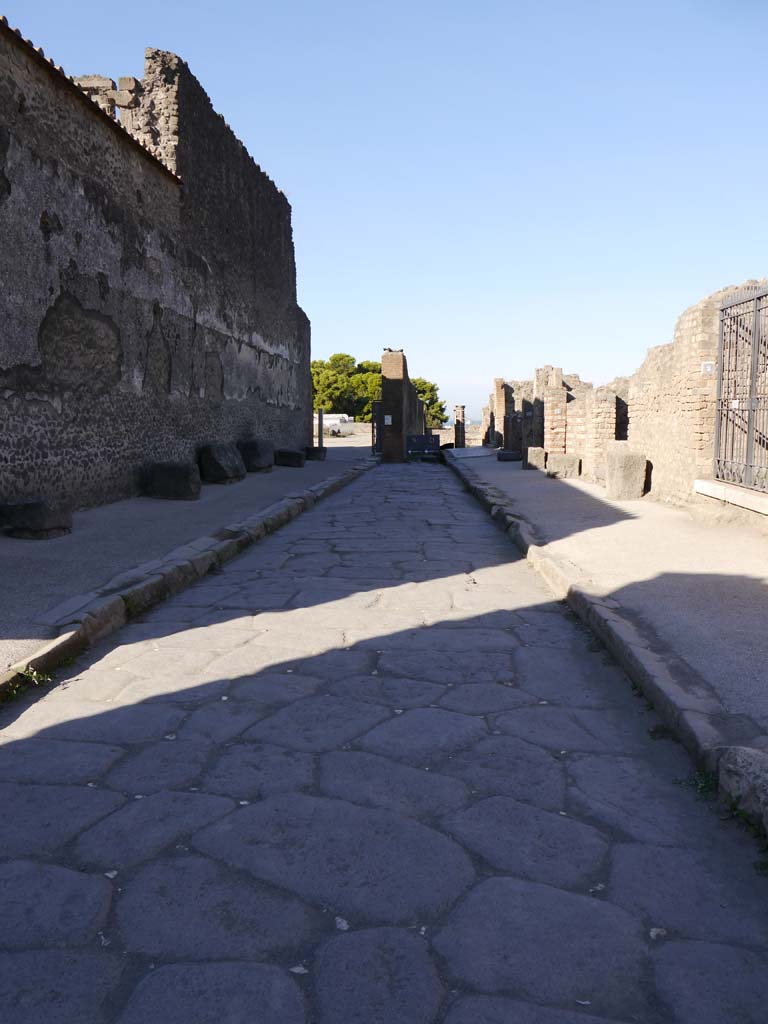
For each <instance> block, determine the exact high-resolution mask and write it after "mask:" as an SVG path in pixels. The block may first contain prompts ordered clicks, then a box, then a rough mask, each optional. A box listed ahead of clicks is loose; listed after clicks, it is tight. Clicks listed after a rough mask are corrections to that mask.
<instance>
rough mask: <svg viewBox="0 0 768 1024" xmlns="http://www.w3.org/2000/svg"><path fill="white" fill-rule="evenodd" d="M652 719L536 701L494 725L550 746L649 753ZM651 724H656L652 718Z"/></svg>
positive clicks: (602, 751) (594, 750)
mask: <svg viewBox="0 0 768 1024" xmlns="http://www.w3.org/2000/svg"><path fill="white" fill-rule="evenodd" d="M648 724H649V722H648V721H646V720H644V719H642V718H640V716H639V715H638V713H637V709H636V710H635V712H634V714H631V713H630V714H627V713H626V712H624V711H613V710H612V709H610V708H603V709H602V710H600V711H597V710H594V709H592V708H559V707H555V706H554V705H552V704H547V705H541V704H534V705H532V706H531V707H525V708H517V709H516V710H514V711H509V712H506V713H504V714H501V715H498V717H497V718H495V719H494V725H495V726H496V727H497V728H498V729H501V730H502V732H505V733H509V734H510V735H512V736H519V737H520V739H524V740H527V741H528V742H529V743H537V744H540V745H541V746H542V747H548V748H549V749H550V750H563V749H565V750H568V751H571V750H577V751H584V752H594V753H614V754H626V753H629V752H635V753H639V754H643V753H646V752H647V751H648V749H649V746H650V743H651V740H650V739H649V737H648V734H647V728H648ZM650 724H655V722H651V723H650Z"/></svg>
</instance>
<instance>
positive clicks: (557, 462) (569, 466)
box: [547, 452, 581, 480]
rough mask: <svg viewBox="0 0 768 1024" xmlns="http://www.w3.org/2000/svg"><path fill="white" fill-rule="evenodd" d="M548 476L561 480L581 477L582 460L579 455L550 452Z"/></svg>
mask: <svg viewBox="0 0 768 1024" xmlns="http://www.w3.org/2000/svg"><path fill="white" fill-rule="evenodd" d="M547 476H554V477H558V479H560V480H566V479H568V478H569V477H574V476H581V458H580V457H579V456H578V455H566V453H565V452H550V454H549V455H548V456H547Z"/></svg>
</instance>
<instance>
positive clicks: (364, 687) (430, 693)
mask: <svg viewBox="0 0 768 1024" xmlns="http://www.w3.org/2000/svg"><path fill="white" fill-rule="evenodd" d="M331 691H332V692H333V693H335V694H336V695H337V696H338V697H352V698H354V699H355V700H363V701H370V702H371V703H372V704H383V705H384V706H385V707H388V708H418V707H423V706H424V705H426V704H434V703H436V701H437V700H438V699H439V698H440V697H441V696H442V694H443V693H445V687H444V686H438V685H437V683H423V682H419V681H418V680H416V679H392V678H391V677H389V676H353V677H352V678H351V679H342V680H341V681H340V682H338V683H335V684H334V685H333V686H332V687H331Z"/></svg>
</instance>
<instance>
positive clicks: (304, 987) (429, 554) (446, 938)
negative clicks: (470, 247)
mask: <svg viewBox="0 0 768 1024" xmlns="http://www.w3.org/2000/svg"><path fill="white" fill-rule="evenodd" d="M60 676H61V678H60V679H59V680H58V681H57V685H56V686H55V687H53V688H51V689H50V690H49V691H48V692H47V693H46V694H45V695H44V696H43V697H42V698H40V697H39V695H37V694H31V695H28V696H25V697H24V698H22V699H21V700H20V701H17V702H14V703H11V704H7V705H5V706H4V707H3V708H2V709H0V727H1V729H2V731H1V733H0V779H2V782H0V791H1V793H0V799H1V800H2V804H1V806H2V811H3V813H2V818H1V819H0V856H1V857H2V860H1V861H0V907H1V908H2V909H1V910H0V950H2V952H1V953H0V1018H1V1019H2V1020H3V1022H8V1024H43V1022H45V1024H102V1022H119V1024H175V1022H184V1024H431V1022H435V1024H437V1022H440V1024H589V1022H591V1024H606V1022H614V1024H618V1022H622V1024H630V1022H643V1024H667V1022H673V1024H675V1022H676V1024H764V1022H765V1020H766V1006H768V958H767V956H766V954H767V953H768V879H767V878H765V877H763V876H761V875H760V874H758V873H757V872H756V871H755V869H754V867H753V863H754V862H755V861H756V860H758V858H759V857H760V853H759V849H758V846H757V844H756V842H755V840H754V839H753V838H752V837H751V836H750V835H749V834H747V832H745V831H744V830H743V829H742V828H740V827H739V826H738V825H737V824H736V823H735V822H734V821H732V820H728V821H726V820H722V818H721V817H720V816H719V815H718V811H717V808H716V807H715V805H714V804H713V803H711V802H708V801H706V800H703V799H701V798H700V797H699V794H698V793H697V791H696V789H695V788H694V787H693V786H692V785H690V784H688V783H689V780H690V776H691V768H690V765H689V762H688V760H687V758H686V756H685V755H684V753H683V752H682V750H681V749H680V748H679V747H678V746H677V745H676V744H675V743H674V742H672V741H671V740H669V739H667V738H665V732H664V729H663V728H661V727H660V726H659V723H658V721H657V719H656V718H655V716H654V714H653V712H652V711H651V710H650V709H648V708H647V706H646V705H645V703H644V702H643V701H641V700H640V699H639V698H638V697H637V696H636V695H635V694H634V693H633V692H632V689H631V687H630V685H629V683H628V681H627V679H626V677H625V676H624V675H623V674H622V673H621V672H620V671H619V670H618V669H617V667H616V666H615V665H614V664H613V663H612V662H611V660H610V659H609V658H608V656H607V655H606V654H605V652H604V651H602V650H601V649H600V647H599V646H598V645H597V644H596V643H595V641H594V640H593V639H592V638H591V636H590V635H589V633H587V632H586V631H585V630H584V629H583V628H582V627H580V626H579V624H578V623H577V622H576V621H575V620H574V619H573V618H572V617H571V616H570V615H569V614H567V613H566V612H564V611H563V609H562V607H561V606H560V605H559V604H557V603H556V602H554V601H552V600H551V599H550V597H549V596H548V594H547V592H546V591H545V589H544V587H543V584H542V583H541V582H540V580H539V578H538V577H537V576H536V574H535V573H534V572H533V570H531V569H530V567H529V566H528V565H527V564H526V563H525V562H524V561H523V560H521V559H520V558H519V557H518V556H517V554H516V552H515V549H514V548H513V547H512V545H511V544H510V542H509V541H508V540H507V538H506V537H504V535H503V534H501V533H500V532H499V531H498V530H497V528H496V527H495V526H494V524H493V523H492V522H491V520H490V519H489V518H488V517H487V516H486V515H485V513H484V512H483V511H482V510H481V509H480V507H479V506H478V505H477V504H476V503H475V502H474V501H473V499H472V498H470V497H469V496H468V495H467V494H466V493H464V492H463V491H462V490H461V487H460V484H459V482H458V480H457V479H456V477H455V476H453V475H452V474H451V473H450V471H449V470H447V469H446V468H444V467H439V466H427V465H409V466H402V467H379V468H377V469H374V470H373V471H371V472H369V473H367V474H365V475H364V476H363V477H361V478H360V479H359V480H357V481H356V482H355V483H354V484H352V485H351V486H350V487H348V488H346V489H345V490H343V491H341V492H340V493H338V494H336V495H334V496H333V497H331V498H330V499H328V500H326V501H324V502H322V503H321V504H319V505H318V506H316V508H315V509H313V510H312V511H311V512H308V513H306V514H304V515H303V516H301V517H300V518H298V519H296V520H294V521H293V522H292V523H291V524H289V525H288V526H286V527H285V528H284V529H282V530H281V531H279V532H278V533H276V534H274V535H272V536H271V537H269V538H267V539H266V540H265V541H263V542H262V543H260V544H258V545H256V546H255V547H254V548H252V549H250V550H249V552H247V553H246V554H244V555H243V556H242V557H240V558H239V559H236V560H234V561H232V562H230V563H229V564H228V565H227V567H226V568H225V569H224V570H223V571H222V572H221V573H219V574H217V575H216V576H215V577H211V578H208V579H206V580H205V581H203V582H201V583H200V584H198V585H196V586H195V587H193V588H191V589H189V590H187V591H185V592H184V593H182V594H180V595H178V596H177V597H176V598H174V599H172V600H171V601H169V602H167V603H166V604H164V605H163V606H161V607H159V608H158V609H156V610H155V611H154V612H153V613H152V614H149V615H147V616H146V618H145V619H144V620H143V621H138V622H135V623H133V624H131V625H129V626H127V627H126V628H124V629H123V630H122V631H120V632H119V633H118V634H115V636H113V637H112V638H111V640H110V641H109V642H108V643H104V644H103V645H102V646H100V647H99V648H94V649H92V650H91V651H89V652H87V654H86V655H84V656H83V657H82V658H81V659H80V660H79V661H78V662H77V663H75V664H73V665H72V666H70V667H69V668H68V669H66V670H63V671H62V673H60ZM687 780H688V781H687Z"/></svg>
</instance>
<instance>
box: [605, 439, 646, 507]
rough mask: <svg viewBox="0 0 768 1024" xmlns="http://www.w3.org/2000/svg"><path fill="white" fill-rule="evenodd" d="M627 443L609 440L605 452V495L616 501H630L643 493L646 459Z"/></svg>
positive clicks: (640, 496)
mask: <svg viewBox="0 0 768 1024" xmlns="http://www.w3.org/2000/svg"><path fill="white" fill-rule="evenodd" d="M627 445H628V442H627V441H611V442H610V443H609V445H608V450H607V452H606V459H605V491H606V497H607V498H614V499H615V500H617V501H632V500H634V499H636V498H642V496H643V494H644V493H645V479H646V472H647V468H648V460H647V459H646V457H645V454H644V453H643V452H638V451H633V450H632V449H631V448H628V447H627Z"/></svg>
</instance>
